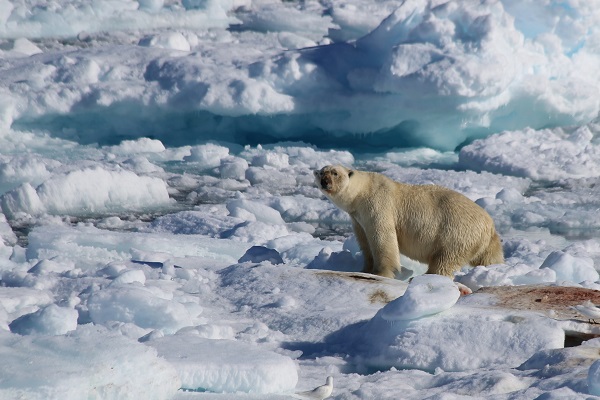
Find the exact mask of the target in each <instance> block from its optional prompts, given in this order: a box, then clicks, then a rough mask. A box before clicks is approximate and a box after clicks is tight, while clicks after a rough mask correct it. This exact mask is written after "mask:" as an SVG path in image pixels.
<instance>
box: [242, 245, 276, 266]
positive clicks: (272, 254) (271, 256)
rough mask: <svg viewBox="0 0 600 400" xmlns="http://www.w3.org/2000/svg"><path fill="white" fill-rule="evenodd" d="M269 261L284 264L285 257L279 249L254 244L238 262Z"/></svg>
mask: <svg viewBox="0 0 600 400" xmlns="http://www.w3.org/2000/svg"><path fill="white" fill-rule="evenodd" d="M263 261H268V262H270V263H271V264H283V259H282V258H281V255H280V254H279V252H278V251H277V250H274V249H269V248H267V247H264V246H252V247H250V248H249V249H248V251H246V253H245V254H244V255H243V256H242V258H240V259H239V260H238V262H241V263H243V262H253V263H260V262H263Z"/></svg>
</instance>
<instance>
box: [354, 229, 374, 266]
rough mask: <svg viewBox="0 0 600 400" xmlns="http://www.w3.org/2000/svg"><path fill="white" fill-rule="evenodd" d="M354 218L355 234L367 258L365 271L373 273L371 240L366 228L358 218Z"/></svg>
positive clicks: (364, 256)
mask: <svg viewBox="0 0 600 400" xmlns="http://www.w3.org/2000/svg"><path fill="white" fill-rule="evenodd" d="M351 218H352V229H353V230H354V236H356V240H357V241H358V245H359V246H360V249H361V251H362V253H363V258H364V259H365V261H364V265H363V272H366V273H369V274H372V273H373V254H372V253H371V247H370V246H369V240H368V239H367V235H366V234H365V230H364V229H363V228H362V226H360V224H359V223H358V221H357V220H356V218H354V217H351Z"/></svg>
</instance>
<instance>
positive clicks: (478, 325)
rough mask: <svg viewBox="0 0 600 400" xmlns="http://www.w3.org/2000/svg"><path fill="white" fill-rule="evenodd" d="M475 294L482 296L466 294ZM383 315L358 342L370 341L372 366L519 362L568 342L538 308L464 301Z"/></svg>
mask: <svg viewBox="0 0 600 400" xmlns="http://www.w3.org/2000/svg"><path fill="white" fill-rule="evenodd" d="M471 296H477V295H476V294H474V295H470V296H467V297H471ZM471 301H472V299H471ZM383 315H384V312H383V309H382V310H381V311H380V312H379V313H377V315H375V317H373V319H372V320H370V321H369V322H368V323H367V324H366V325H365V326H363V327H360V328H359V329H360V334H359V336H358V342H360V341H363V343H369V344H368V345H364V344H363V345H362V350H361V351H359V353H358V354H359V355H360V358H361V360H363V362H364V363H365V364H366V365H367V366H369V367H375V368H390V367H395V368H416V369H421V370H425V371H433V370H435V369H436V368H440V369H442V370H444V371H468V370H474V369H478V368H488V367H499V366H505V367H517V366H518V365H520V364H521V363H523V362H524V361H526V360H527V359H528V358H529V357H531V356H532V355H533V354H535V353H536V352H538V351H541V350H546V349H557V348H562V347H563V346H564V339H565V333H564V331H563V329H561V328H560V327H559V326H558V325H557V324H556V323H553V322H554V321H552V320H548V319H545V318H543V317H540V316H539V315H536V314H533V313H526V312H515V313H514V314H508V315H507V314H506V313H505V312H502V310H498V311H495V310H493V309H491V308H490V309H485V308H481V309H479V308H477V307H472V306H467V305H461V304H460V302H459V304H457V305H455V306H454V307H453V308H451V309H449V310H447V311H445V312H443V313H440V314H437V315H434V316H430V317H425V318H420V319H413V320H404V321H393V322H389V321H387V320H386V319H384V318H383ZM357 345H358V346H361V345H360V344H358V343H357Z"/></svg>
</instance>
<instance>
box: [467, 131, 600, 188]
mask: <svg viewBox="0 0 600 400" xmlns="http://www.w3.org/2000/svg"><path fill="white" fill-rule="evenodd" d="M597 133H598V126H597V125H594V124H590V125H585V126H581V127H579V128H577V129H575V130H571V131H569V129H565V128H556V129H542V130H534V129H530V128H528V129H524V130H522V131H511V132H503V133H500V134H497V135H493V136H490V137H488V138H486V139H481V140H477V141H475V142H473V143H471V144H470V145H468V146H465V147H464V148H462V149H461V151H460V154H459V163H460V164H461V165H462V166H464V167H466V168H469V169H473V170H475V171H488V172H493V173H498V174H505V175H514V176H522V177H527V178H531V179H536V180H558V179H565V178H588V177H595V176H596V175H597V174H596V173H595V171H597V170H598V168H600V146H598V145H597V144H596V143H595V142H594V141H593V139H594V134H597Z"/></svg>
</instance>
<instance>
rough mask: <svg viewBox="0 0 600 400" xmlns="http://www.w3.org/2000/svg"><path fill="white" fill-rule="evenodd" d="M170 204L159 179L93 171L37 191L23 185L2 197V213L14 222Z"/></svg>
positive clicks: (51, 180) (76, 173) (44, 185)
mask: <svg viewBox="0 0 600 400" xmlns="http://www.w3.org/2000/svg"><path fill="white" fill-rule="evenodd" d="M170 202H171V200H170V198H169V193H168V192H167V187H166V184H165V182H164V181H163V180H162V179H159V178H154V177H148V176H138V175H136V174H135V173H133V172H130V171H123V170H117V171H110V170H108V169H104V168H101V167H96V168H86V169H81V170H75V171H72V172H70V173H67V174H64V175H54V176H52V177H51V178H49V179H48V180H46V181H45V182H44V183H42V184H41V185H40V186H38V187H37V188H36V189H34V188H33V187H31V185H29V184H27V183H25V184H23V185H22V186H20V187H19V188H17V189H15V190H13V191H11V192H9V193H7V194H5V195H4V196H2V209H3V210H4V213H5V214H6V216H7V217H8V218H15V217H16V216H17V215H18V213H27V214H31V215H36V214H40V213H44V212H47V213H50V214H65V213H71V214H93V213H103V212H107V211H124V210H141V209H146V208H152V207H159V206H166V205H168V204H170Z"/></svg>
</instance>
